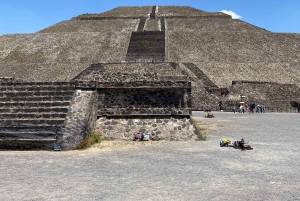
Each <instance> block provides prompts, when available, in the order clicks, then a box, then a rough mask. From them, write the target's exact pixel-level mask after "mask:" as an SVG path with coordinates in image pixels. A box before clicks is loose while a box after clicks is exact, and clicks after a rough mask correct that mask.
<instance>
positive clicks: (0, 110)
mask: <svg viewBox="0 0 300 201" xmlns="http://www.w3.org/2000/svg"><path fill="white" fill-rule="evenodd" d="M19 112H23V113H67V112H68V107H48V108H44V107H41V108H38V107H32V108H0V113H19Z"/></svg>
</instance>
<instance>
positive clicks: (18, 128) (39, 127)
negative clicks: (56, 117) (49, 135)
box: [0, 124, 60, 132]
mask: <svg viewBox="0 0 300 201" xmlns="http://www.w3.org/2000/svg"><path fill="white" fill-rule="evenodd" d="M58 126H60V125H58ZM54 130H55V125H45V124H27V125H6V126H4V125H0V131H7V132H24V131H25V132H28V131H31V132H40V131H54Z"/></svg>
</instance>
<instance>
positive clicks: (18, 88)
mask: <svg viewBox="0 0 300 201" xmlns="http://www.w3.org/2000/svg"><path fill="white" fill-rule="evenodd" d="M0 91H74V86H67V85H66V86H55V85H37V86H36V85H12V86H7V85H2V83H1V85H0Z"/></svg>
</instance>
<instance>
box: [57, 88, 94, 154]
mask: <svg viewBox="0 0 300 201" xmlns="http://www.w3.org/2000/svg"><path fill="white" fill-rule="evenodd" d="M97 107H98V96H97V93H96V92H95V91H81V90H76V92H75V94H74V97H73V99H72V101H71V105H70V107H69V110H68V114H67V117H66V120H65V123H64V126H63V128H62V136H61V138H60V143H61V145H62V149H63V150H70V149H75V148H77V147H78V145H80V144H81V142H82V140H83V139H84V138H86V137H89V135H90V133H91V132H92V131H93V130H94V128H95V122H96V117H97Z"/></svg>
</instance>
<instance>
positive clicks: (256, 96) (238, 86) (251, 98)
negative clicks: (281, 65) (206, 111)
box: [223, 80, 300, 112]
mask: <svg viewBox="0 0 300 201" xmlns="http://www.w3.org/2000/svg"><path fill="white" fill-rule="evenodd" d="M240 95H243V96H246V97H245V98H243V99H241V97H240ZM223 100H224V102H223V105H224V109H226V108H227V109H228V110H230V106H231V105H233V104H236V105H237V104H238V103H239V102H240V101H241V100H243V101H244V102H245V103H249V102H254V103H255V104H256V105H258V104H259V105H265V107H266V108H267V110H268V112H296V111H297V110H296V108H293V107H292V104H291V102H292V101H294V102H300V88H299V87H298V86H296V85H293V84H279V83H275V82H257V81H246V80H240V81H233V83H232V86H231V87H230V88H229V93H228V94H227V96H226V97H225V98H224V99H223Z"/></svg>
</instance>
